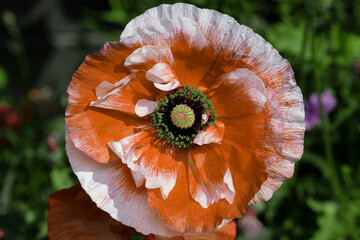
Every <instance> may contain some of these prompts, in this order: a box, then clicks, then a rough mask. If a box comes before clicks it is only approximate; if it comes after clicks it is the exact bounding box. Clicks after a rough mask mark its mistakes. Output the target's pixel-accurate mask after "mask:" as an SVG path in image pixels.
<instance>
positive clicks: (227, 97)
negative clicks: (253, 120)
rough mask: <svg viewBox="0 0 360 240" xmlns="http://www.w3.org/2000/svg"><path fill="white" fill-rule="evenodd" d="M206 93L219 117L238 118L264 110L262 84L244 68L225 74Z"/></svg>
mask: <svg viewBox="0 0 360 240" xmlns="http://www.w3.org/2000/svg"><path fill="white" fill-rule="evenodd" d="M217 82H218V83H217V84H215V85H214V86H213V87H212V90H210V91H207V95H208V97H209V99H210V100H211V101H212V102H213V104H214V106H215V109H216V114H217V115H218V116H219V117H225V118H239V117H241V116H244V115H247V114H254V113H259V112H261V111H262V110H263V109H264V107H265V106H264V105H265V102H266V90H265V86H264V83H263V82H262V81H261V79H260V78H258V77H257V76H256V75H255V74H254V73H252V72H251V71H250V70H248V69H246V68H238V69H236V70H235V71H232V72H229V73H225V74H223V75H221V76H220V77H219V78H218V79H217Z"/></svg>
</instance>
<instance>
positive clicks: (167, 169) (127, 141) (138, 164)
mask: <svg viewBox="0 0 360 240" xmlns="http://www.w3.org/2000/svg"><path fill="white" fill-rule="evenodd" d="M155 134H156V133H155V132H154V131H143V132H139V133H136V134H134V135H131V136H129V137H126V138H124V139H121V140H120V141H118V142H111V143H109V146H110V148H111V149H112V150H113V151H114V153H115V154H117V155H118V156H119V157H120V158H121V159H122V160H123V163H125V164H127V166H128V167H129V168H130V169H131V170H132V171H138V172H139V173H141V175H142V176H143V177H144V178H145V187H146V188H148V189H154V188H160V190H161V194H162V197H163V198H167V196H168V195H169V193H170V191H171V190H172V189H173V187H174V185H175V183H176V178H177V174H176V165H177V163H176V161H175V160H174V159H173V157H172V155H173V153H172V152H171V151H166V148H164V147H163V146H162V145H161V144H160V143H158V142H155V141H154V139H153V135H155Z"/></svg>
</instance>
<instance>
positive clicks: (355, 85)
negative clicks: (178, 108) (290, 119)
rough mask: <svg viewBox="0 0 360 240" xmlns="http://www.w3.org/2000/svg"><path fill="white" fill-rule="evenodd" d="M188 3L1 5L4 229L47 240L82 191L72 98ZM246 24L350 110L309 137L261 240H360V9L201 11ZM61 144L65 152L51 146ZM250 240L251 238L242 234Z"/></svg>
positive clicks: (304, 85)
mask: <svg viewBox="0 0 360 240" xmlns="http://www.w3.org/2000/svg"><path fill="white" fill-rule="evenodd" d="M175 2H176V1H160V0H148V1H135V0H134V1H127V0H108V1H95V0H92V1H85V0H72V1H70V0H64V1H60V0H37V1H25V0H23V1H17V0H14V1H9V2H7V1H6V2H5V1H2V2H1V3H0V14H1V21H0V103H1V104H2V105H0V106H3V104H6V105H7V106H8V107H9V108H10V109H12V111H14V112H15V113H16V114H17V116H18V119H19V124H18V126H17V127H15V128H10V127H8V126H4V125H0V229H2V230H4V231H5V232H6V239H46V232H47V227H46V217H47V201H48V197H49V195H50V194H51V193H52V192H54V191H57V190H60V189H63V188H67V187H70V186H72V185H74V184H76V183H77V180H76V178H75V176H74V174H73V173H72V172H71V169H70V166H69V164H68V161H67V157H66V153H65V149H64V111H65V108H66V105H67V95H66V87H67V85H68V84H69V82H70V80H71V75H72V73H73V72H74V71H75V70H76V68H77V67H78V66H79V65H80V63H81V62H82V60H83V59H84V58H85V56H86V54H88V53H91V52H95V51H99V50H100V49H101V48H102V46H103V44H104V43H105V42H106V41H115V40H118V39H119V36H120V33H121V31H122V29H123V28H124V26H125V25H126V23H127V22H128V21H129V20H131V19H132V18H134V17H136V16H137V15H139V14H141V13H143V12H144V11H145V10H146V9H148V8H151V7H155V6H157V5H159V4H161V3H175ZM185 2H188V3H191V4H194V5H197V6H198V7H203V8H211V9H216V10H218V11H220V12H222V13H226V14H228V15H230V16H232V17H234V18H235V19H236V20H237V21H238V22H239V23H241V24H244V25H247V26H249V27H251V28H252V29H254V31H255V32H257V33H258V34H260V35H261V36H263V37H264V38H265V39H266V40H267V41H269V42H270V43H271V44H272V45H273V46H274V47H275V48H276V49H278V51H279V52H280V53H281V55H282V56H283V57H285V58H287V59H288V60H289V62H290V63H291V65H292V67H293V69H294V71H295V76H296V79H297V82H298V85H299V86H300V88H301V89H302V92H303V94H304V97H305V98H307V97H308V96H309V95H310V94H311V93H313V92H317V93H321V92H323V91H324V90H325V89H330V90H331V92H332V94H333V95H334V96H335V97H336V98H337V100H338V105H337V107H336V109H335V111H334V112H333V113H331V114H330V116H325V115H322V121H321V126H318V127H315V128H313V129H311V130H309V131H307V132H306V137H305V151H304V155H303V158H302V160H301V161H299V162H298V163H297V164H296V170H295V173H294V176H293V178H292V179H291V180H289V181H287V182H286V183H285V184H283V186H282V187H281V188H280V189H279V190H278V191H277V192H276V193H275V194H274V196H273V198H272V199H271V200H270V201H268V202H265V203H261V204H257V205H255V206H254V208H255V209H256V210H257V212H258V219H259V220H260V221H261V222H262V223H263V224H264V226H265V228H266V230H265V233H264V234H262V235H261V236H260V237H259V238H258V239H280V240H287V239H313V240H323V239H324V240H327V239H330V240H331V239H337V240H338V239H360V228H359V226H360V174H359V170H360V163H359V160H360V150H359V146H360V111H359V110H360V109H359V102H360V62H358V65H357V66H358V67H357V68H356V63H357V61H359V59H360V1H358V0H342V1H340V0H317V1H313V0H277V1H274V0H272V1H270V0H269V1H266V0H208V1H207V0H192V1H185ZM48 137H51V138H52V139H54V140H56V141H57V145H58V148H57V150H56V151H55V152H51V151H49V150H48V145H47V142H46V139H47V138H48ZM238 239H246V238H245V236H244V234H243V232H242V231H241V230H239V233H238Z"/></svg>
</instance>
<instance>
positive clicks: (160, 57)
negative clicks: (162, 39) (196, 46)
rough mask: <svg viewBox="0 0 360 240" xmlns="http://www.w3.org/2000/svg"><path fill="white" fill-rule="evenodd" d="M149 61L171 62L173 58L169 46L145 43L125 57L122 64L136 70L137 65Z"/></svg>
mask: <svg viewBox="0 0 360 240" xmlns="http://www.w3.org/2000/svg"><path fill="white" fill-rule="evenodd" d="M149 61H154V62H163V61H167V62H169V63H170V64H172V63H173V61H174V59H173V56H172V53H171V49H170V47H168V46H161V45H145V46H143V47H140V48H138V49H136V50H135V51H134V52H132V53H131V54H130V55H129V56H128V57H127V58H126V59H125V62H124V66H125V67H127V68H129V69H134V70H136V67H137V66H138V65H141V64H146V63H148V62H149Z"/></svg>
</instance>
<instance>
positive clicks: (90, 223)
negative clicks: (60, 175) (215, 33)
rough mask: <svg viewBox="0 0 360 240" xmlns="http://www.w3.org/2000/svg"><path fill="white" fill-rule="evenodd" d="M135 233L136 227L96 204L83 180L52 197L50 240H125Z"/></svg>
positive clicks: (50, 205)
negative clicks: (116, 218) (86, 189)
mask: <svg viewBox="0 0 360 240" xmlns="http://www.w3.org/2000/svg"><path fill="white" fill-rule="evenodd" d="M134 234H136V231H135V230H134V229H133V228H130V227H128V226H125V225H123V224H121V223H120V222H118V221H116V220H115V219H113V218H111V217H110V215H109V214H108V213H107V212H104V211H102V210H100V209H99V208H97V207H96V204H95V203H94V202H93V201H91V199H90V197H89V196H88V195H87V194H86V192H85V191H84V190H83V189H82V188H81V186H80V184H78V185H75V186H74V187H71V188H68V189H64V190H61V191H58V192H55V193H53V194H51V196H50V198H49V213H48V237H49V239H50V240H64V239H78V240H87V239H90V240H91V239H93V240H95V239H109V240H125V239H128V238H129V237H130V236H131V235H134Z"/></svg>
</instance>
